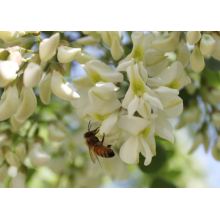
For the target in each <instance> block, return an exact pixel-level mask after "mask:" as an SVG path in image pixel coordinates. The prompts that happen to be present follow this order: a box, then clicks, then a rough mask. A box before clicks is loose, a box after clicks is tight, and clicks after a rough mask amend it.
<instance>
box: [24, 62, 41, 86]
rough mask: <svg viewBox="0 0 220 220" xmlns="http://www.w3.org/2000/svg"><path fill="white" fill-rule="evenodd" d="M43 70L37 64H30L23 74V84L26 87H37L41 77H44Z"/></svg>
mask: <svg viewBox="0 0 220 220" xmlns="http://www.w3.org/2000/svg"><path fill="white" fill-rule="evenodd" d="M42 74H43V72H42V69H41V67H40V66H39V65H38V64H36V63H32V62H31V63H29V64H28V65H27V67H26V69H25V71H24V74H23V83H24V86H25V87H28V88H32V87H34V86H36V85H37V84H38V83H39V81H40V79H41V77H42Z"/></svg>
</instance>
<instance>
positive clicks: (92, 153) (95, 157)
mask: <svg viewBox="0 0 220 220" xmlns="http://www.w3.org/2000/svg"><path fill="white" fill-rule="evenodd" d="M89 154H90V158H91V160H92V162H93V163H95V162H96V159H97V156H96V154H95V153H94V151H93V149H92V148H90V149H89Z"/></svg>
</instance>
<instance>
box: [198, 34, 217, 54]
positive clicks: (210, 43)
mask: <svg viewBox="0 0 220 220" xmlns="http://www.w3.org/2000/svg"><path fill="white" fill-rule="evenodd" d="M214 48H215V40H214V38H213V37H212V36H211V35H209V34H203V35H202V39H201V41H200V51H201V53H202V55H204V56H211V55H212V52H213V51H214Z"/></svg>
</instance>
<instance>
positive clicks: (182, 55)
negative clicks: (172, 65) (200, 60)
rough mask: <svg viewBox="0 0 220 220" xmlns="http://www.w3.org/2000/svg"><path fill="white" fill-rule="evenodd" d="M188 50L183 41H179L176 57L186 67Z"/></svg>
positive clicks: (188, 55)
mask: <svg viewBox="0 0 220 220" xmlns="http://www.w3.org/2000/svg"><path fill="white" fill-rule="evenodd" d="M189 57H190V52H189V49H188V47H187V45H186V44H185V42H184V41H181V42H180V43H179V46H178V48H177V52H176V59H177V60H179V61H180V62H181V63H182V64H183V66H184V67H186V66H187V65H188V63H189Z"/></svg>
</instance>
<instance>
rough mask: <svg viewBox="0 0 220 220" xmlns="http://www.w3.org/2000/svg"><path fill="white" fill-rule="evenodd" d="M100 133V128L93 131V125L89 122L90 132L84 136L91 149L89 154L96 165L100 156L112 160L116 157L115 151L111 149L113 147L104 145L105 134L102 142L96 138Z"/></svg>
mask: <svg viewBox="0 0 220 220" xmlns="http://www.w3.org/2000/svg"><path fill="white" fill-rule="evenodd" d="M98 132H99V127H98V128H96V129H94V130H91V123H90V122H89V124H88V131H87V132H86V133H85V134H84V137H85V139H86V143H87V145H88V147H89V154H90V157H91V159H92V161H93V163H95V162H96V160H98V156H100V157H105V158H110V157H114V156H115V153H114V151H113V150H112V149H111V145H107V146H104V144H103V143H104V139H105V134H103V137H102V140H101V141H100V140H99V139H98V138H97V137H96V134H97V133H98Z"/></svg>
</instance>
